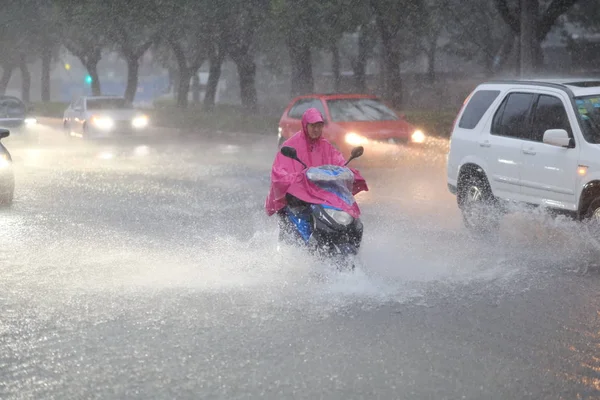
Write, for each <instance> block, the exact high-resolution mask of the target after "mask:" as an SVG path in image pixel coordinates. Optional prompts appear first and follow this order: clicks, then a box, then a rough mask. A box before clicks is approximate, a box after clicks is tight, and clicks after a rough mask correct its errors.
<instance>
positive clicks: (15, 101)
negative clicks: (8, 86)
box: [0, 96, 37, 140]
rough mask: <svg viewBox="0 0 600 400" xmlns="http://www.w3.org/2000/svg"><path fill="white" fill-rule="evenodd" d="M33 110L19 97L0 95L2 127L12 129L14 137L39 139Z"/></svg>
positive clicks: (0, 123) (0, 124) (0, 120)
mask: <svg viewBox="0 0 600 400" xmlns="http://www.w3.org/2000/svg"><path fill="white" fill-rule="evenodd" d="M31 112H32V108H31V107H28V106H27V105H26V104H25V103H24V102H23V101H21V100H20V99H19V98H18V97H14V96H0V128H3V129H10V131H11V132H12V133H13V137H22V138H24V139H30V140H37V132H36V129H35V125H36V124H37V120H36V119H35V118H34V117H32V116H31V115H30V114H31Z"/></svg>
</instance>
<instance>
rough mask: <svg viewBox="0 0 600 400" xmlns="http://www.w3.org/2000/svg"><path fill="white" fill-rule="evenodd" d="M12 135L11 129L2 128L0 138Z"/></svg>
mask: <svg viewBox="0 0 600 400" xmlns="http://www.w3.org/2000/svg"><path fill="white" fill-rule="evenodd" d="M9 136H10V131H9V130H8V129H0V139H5V138H7V137H9Z"/></svg>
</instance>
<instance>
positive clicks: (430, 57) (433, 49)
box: [427, 32, 438, 84]
mask: <svg viewBox="0 0 600 400" xmlns="http://www.w3.org/2000/svg"><path fill="white" fill-rule="evenodd" d="M437 42H438V33H437V32H436V33H435V34H434V37H432V38H431V41H430V42H429V48H428V49H427V79H428V81H429V83H430V84H432V83H434V82H435V59H436V55H437Z"/></svg>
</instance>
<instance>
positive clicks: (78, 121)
mask: <svg viewBox="0 0 600 400" xmlns="http://www.w3.org/2000/svg"><path fill="white" fill-rule="evenodd" d="M148 125H149V121H148V116H147V115H145V114H144V113H142V112H141V111H139V110H136V109H135V108H134V107H133V105H132V104H131V103H130V102H128V101H127V100H126V99H125V98H124V97H119V96H83V97H80V98H78V99H77V100H75V101H74V102H73V103H71V104H70V105H69V107H67V109H66V110H65V112H64V114H63V128H64V130H65V133H66V134H68V135H69V136H76V137H81V138H92V137H106V136H113V135H115V134H117V135H119V134H132V133H136V132H141V131H144V130H145V129H146V128H147V127H148Z"/></svg>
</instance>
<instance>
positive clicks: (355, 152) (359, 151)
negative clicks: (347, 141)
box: [350, 146, 365, 158]
mask: <svg viewBox="0 0 600 400" xmlns="http://www.w3.org/2000/svg"><path fill="white" fill-rule="evenodd" d="M364 151H365V148H364V147H362V146H358V147H355V148H353V149H352V153H351V154H350V155H351V156H352V158H358V157H360V156H362V155H363V153H364Z"/></svg>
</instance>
